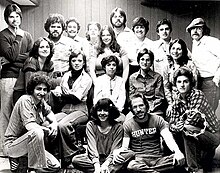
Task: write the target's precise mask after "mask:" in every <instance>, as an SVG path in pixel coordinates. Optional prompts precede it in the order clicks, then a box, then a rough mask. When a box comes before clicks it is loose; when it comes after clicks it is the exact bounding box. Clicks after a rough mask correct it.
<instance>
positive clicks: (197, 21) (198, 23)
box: [186, 18, 206, 32]
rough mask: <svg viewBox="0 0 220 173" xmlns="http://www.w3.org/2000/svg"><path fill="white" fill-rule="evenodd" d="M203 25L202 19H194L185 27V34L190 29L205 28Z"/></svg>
mask: <svg viewBox="0 0 220 173" xmlns="http://www.w3.org/2000/svg"><path fill="white" fill-rule="evenodd" d="M205 25H206V23H205V21H204V20H203V19H202V18H196V19H194V20H193V21H192V22H191V23H190V24H189V25H188V26H187V27H186V32H190V31H191V29H192V28H195V27H200V26H205Z"/></svg>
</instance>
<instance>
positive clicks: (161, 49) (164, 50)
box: [152, 19, 172, 75]
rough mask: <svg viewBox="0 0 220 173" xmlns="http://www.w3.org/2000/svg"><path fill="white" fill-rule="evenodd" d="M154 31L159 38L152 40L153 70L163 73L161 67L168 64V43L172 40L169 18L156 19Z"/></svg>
mask: <svg viewBox="0 0 220 173" xmlns="http://www.w3.org/2000/svg"><path fill="white" fill-rule="evenodd" d="M156 32H157V35H158V36H159V39H158V40H156V41H154V43H153V47H152V51H153V53H154V71H156V72H158V73H159V74H160V75H163V68H164V66H165V65H167V64H168V55H169V45H170V42H171V41H172V39H171V32H172V24H171V21H170V20H169V19H163V20H161V21H158V23H157V26H156Z"/></svg>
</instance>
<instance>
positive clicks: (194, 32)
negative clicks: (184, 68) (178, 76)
mask: <svg viewBox="0 0 220 173" xmlns="http://www.w3.org/2000/svg"><path fill="white" fill-rule="evenodd" d="M186 31H187V32H188V33H190V36H191V37H192V40H193V44H192V55H191V57H192V60H193V61H194V63H195V65H196V67H197V69H198V70H199V74H200V77H199V79H198V89H200V90H202V91H203V92H204V94H205V96H206V98H207V99H208V102H209V104H210V105H211V106H212V107H213V109H214V110H216V109H217V107H218V102H219V98H220V92H219V82H220V49H219V48H220V40H219V39H217V38H214V37H211V36H209V34H210V29H209V28H208V27H207V25H206V23H205V21H204V20H203V19H202V18H196V19H194V20H193V21H192V22H191V23H190V24H189V25H188V26H187V28H186Z"/></svg>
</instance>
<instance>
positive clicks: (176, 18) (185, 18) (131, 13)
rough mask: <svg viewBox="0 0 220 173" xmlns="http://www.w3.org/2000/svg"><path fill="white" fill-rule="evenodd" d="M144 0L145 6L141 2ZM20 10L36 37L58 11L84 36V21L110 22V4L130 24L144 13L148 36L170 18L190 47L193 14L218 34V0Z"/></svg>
mask: <svg viewBox="0 0 220 173" xmlns="http://www.w3.org/2000/svg"><path fill="white" fill-rule="evenodd" d="M143 2H145V4H146V2H147V3H148V6H144V5H142V4H141V3H143ZM7 4H9V2H8V1H6V0H1V1H0V14H2V15H1V17H0V30H2V29H3V28H5V27H6V26H7V25H6V23H5V22H4V17H3V12H4V8H5V6H6V5H7ZM20 7H21V9H22V12H23V22H22V27H23V29H25V30H27V31H28V32H30V33H31V34H32V36H33V38H34V40H36V39H37V38H38V37H40V36H47V33H46V32H45V31H44V27H43V26H44V22H45V21H46V19H47V17H48V14H49V13H61V14H63V15H64V17H65V19H67V18H68V17H76V18H77V19H78V20H79V22H80V24H81V30H80V35H81V36H85V30H86V25H87V24H88V23H89V22H90V21H97V22H100V24H102V25H105V24H108V25H110V22H109V15H110V13H111V11H112V9H113V8H115V7H121V8H122V9H124V10H125V12H126V13H127V26H128V27H131V25H132V20H133V19H134V18H135V17H137V16H143V17H145V18H146V19H148V20H149V22H150V30H149V32H148V35H147V36H148V37H149V38H151V39H152V40H156V39H157V34H156V32H155V27H156V23H157V21H158V20H161V19H163V18H168V19H170V20H171V21H172V24H173V32H172V37H173V38H176V37H180V38H182V39H184V40H185V41H186V43H187V44H188V47H189V49H191V39H190V36H189V34H188V33H186V32H185V28H186V26H187V25H188V24H189V23H190V21H191V20H192V19H193V18H194V17H198V16H201V17H203V18H204V19H205V20H206V22H207V24H208V26H209V27H210V28H211V35H213V36H215V37H218V38H220V20H219V18H220V2H218V1H206V2H204V1H196V2H195V1H179V2H178V1H175V0H173V1H164V0H161V1H159V0H146V1H144V0H40V5H39V6H37V7H27V6H20Z"/></svg>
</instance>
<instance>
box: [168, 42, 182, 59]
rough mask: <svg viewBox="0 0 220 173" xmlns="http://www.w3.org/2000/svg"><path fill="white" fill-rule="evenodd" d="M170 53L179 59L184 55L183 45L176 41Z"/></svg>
mask: <svg viewBox="0 0 220 173" xmlns="http://www.w3.org/2000/svg"><path fill="white" fill-rule="evenodd" d="M170 55H171V56H172V58H173V59H174V60H177V59H178V58H180V57H181V56H182V55H183V50H182V47H181V45H180V44H179V43H174V44H173V45H172V47H171V49H170Z"/></svg>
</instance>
